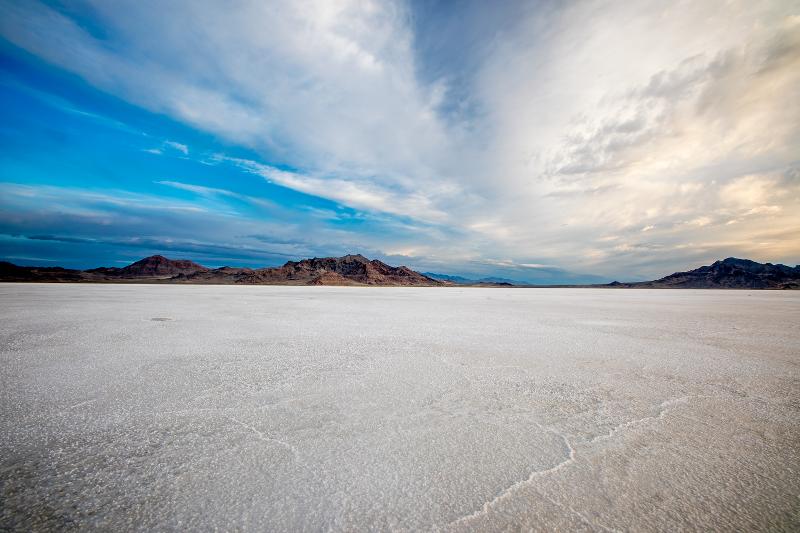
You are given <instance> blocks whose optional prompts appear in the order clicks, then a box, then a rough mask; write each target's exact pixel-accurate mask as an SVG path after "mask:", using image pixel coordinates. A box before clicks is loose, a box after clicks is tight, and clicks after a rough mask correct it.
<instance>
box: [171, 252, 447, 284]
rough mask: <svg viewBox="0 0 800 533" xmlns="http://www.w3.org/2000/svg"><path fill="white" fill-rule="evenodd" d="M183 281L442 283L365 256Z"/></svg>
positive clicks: (183, 278)
mask: <svg viewBox="0 0 800 533" xmlns="http://www.w3.org/2000/svg"><path fill="white" fill-rule="evenodd" d="M174 279H175V281H179V282H184V283H187V282H188V283H191V282H195V283H240V284H272V285H390V286H435V285H443V283H442V282H440V281H437V280H435V279H432V278H429V277H428V276H425V275H423V274H420V273H419V272H415V271H414V270H411V269H410V268H408V267H404V266H400V267H393V266H389V265H387V264H386V263H383V262H381V261H378V260H377V259H373V260H371V261H370V260H369V259H367V258H366V257H364V256H363V255H345V256H344V257H323V258H316V257H315V258H313V259H303V260H302V261H288V262H287V263H286V264H284V265H283V266H281V267H277V268H260V269H255V270H253V269H249V268H238V269H237V268H227V267H223V268H218V269H213V270H206V271H202V272H194V273H190V274H183V275H179V276H177V277H176V278H174Z"/></svg>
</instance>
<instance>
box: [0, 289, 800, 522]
mask: <svg viewBox="0 0 800 533" xmlns="http://www.w3.org/2000/svg"><path fill="white" fill-rule="evenodd" d="M0 301H2V303H3V305H2V307H1V308H0V415H2V416H1V417H0V529H4V530H6V529H9V530H15V529H18V530H29V529H104V530H151V529H181V530H183V529H212V528H217V529H223V530H233V529H240V530H264V529H271V530H300V531H311V530H313V531H316V530H320V529H333V530H354V529H357V530H361V529H376V530H439V531H473V530H490V531H491V530H508V529H523V530H541V531H552V530H559V529H560V530H570V531H571V530H578V531H580V530H586V531H627V530H635V531H657V530H667V529H669V530H674V529H686V530H708V529H714V530H796V529H798V528H800V513H798V509H800V476H798V471H800V445H798V442H800V332H798V329H797V327H796V324H797V319H798V318H800V294H799V293H794V292H793V293H787V292H747V291H666V290H664V291H646V290H629V291H625V290H588V289H587V290H572V289H545V290H536V289H497V290H495V289H462V288H447V289H417V288H390V289H381V288H351V287H348V288H328V287H313V288H304V287H200V286H147V285H135V286H128V285H125V286H122V285H91V286H87V285H15V284H3V285H0ZM154 315H155V316H154ZM166 317H169V318H170V319H171V320H154V318H155V319H159V318H161V319H163V318H166Z"/></svg>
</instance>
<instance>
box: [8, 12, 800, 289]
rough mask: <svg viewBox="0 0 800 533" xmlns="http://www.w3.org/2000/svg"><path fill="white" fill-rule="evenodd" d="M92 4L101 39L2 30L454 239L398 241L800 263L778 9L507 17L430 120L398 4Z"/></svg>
mask: <svg viewBox="0 0 800 533" xmlns="http://www.w3.org/2000/svg"><path fill="white" fill-rule="evenodd" d="M89 3H90V4H91V6H92V11H93V13H94V14H95V15H96V17H98V21H99V23H100V24H101V25H102V26H103V28H104V37H103V38H102V39H100V38H97V37H95V36H93V35H92V34H90V33H89V32H88V31H87V30H85V29H84V28H83V27H82V26H80V25H79V24H77V23H76V22H74V21H73V20H71V19H69V18H68V17H67V16H65V15H63V14H62V13H60V12H58V11H56V10H55V9H53V8H50V7H47V6H46V5H44V4H42V3H38V2H33V1H31V2H24V3H14V2H2V3H0V32H2V35H3V36H5V37H6V38H7V39H8V40H10V41H11V42H13V43H14V44H16V45H18V46H20V47H22V48H24V49H26V50H28V51H30V52H31V53H33V54H36V55H38V56H40V57H42V58H44V59H45V60H47V61H49V62H51V63H54V64H56V65H59V66H61V67H63V68H66V69H68V70H70V71H73V72H75V73H77V74H79V75H80V76H82V77H84V78H85V79H87V80H88V81H89V82H90V83H92V84H94V85H96V86H98V87H100V88H101V89H103V90H105V91H109V92H111V93H114V94H116V95H118V96H121V97H123V98H126V99H128V100H130V101H131V102H134V103H136V104H138V105H141V106H143V107H146V108H147V109H150V110H152V111H155V112H159V113H165V114H168V115H170V116H172V117H174V118H176V119H178V120H181V121H183V122H186V123H188V124H190V125H192V126H194V127H197V128H200V129H203V130H206V131H209V132H211V133H213V134H215V135H218V136H221V137H223V138H225V139H227V140H228V141H231V142H233V143H239V144H242V145H245V146H247V147H249V148H252V149H254V150H256V151H258V152H259V153H261V154H263V156H264V161H269V162H272V163H276V164H277V163H280V166H282V167H284V168H293V169H296V171H291V172H290V171H287V170H281V169H280V168H277V167H276V166H275V165H268V164H264V163H263V162H259V161H248V160H243V159H233V158H227V159H226V158H224V157H223V159H225V160H227V161H228V162H229V163H234V164H237V165H239V166H241V167H242V168H244V169H246V170H247V171H248V172H252V173H254V174H257V175H259V176H261V177H263V178H264V179H267V180H269V181H271V182H273V183H276V184H279V185H282V186H285V187H289V188H292V189H294V190H297V191H301V192H304V193H307V194H312V195H316V196H321V197H324V198H328V199H331V200H334V201H336V202H340V203H342V204H344V205H348V206H351V207H354V208H357V209H363V210H367V211H370V212H373V213H379V212H383V213H389V214H392V215H399V216H403V217H410V218H414V219H419V220H421V221H424V222H429V223H435V224H440V225H443V226H447V227H449V228H450V229H451V230H452V231H453V232H458V234H459V235H460V237H461V238H460V239H458V240H457V241H455V240H454V241H452V242H449V243H443V242H441V241H433V240H425V239H424V238H423V239H421V240H420V241H418V242H414V243H399V244H398V243H393V244H392V246H393V247H394V248H396V249H397V250H413V251H414V253H417V254H420V255H425V256H426V257H428V258H431V260H433V259H434V258H436V257H452V258H457V259H458V260H463V261H468V260H484V259H485V258H487V257H506V258H509V259H508V262H509V263H510V264H513V265H524V264H527V265H539V264H557V265H562V266H569V267H570V268H574V269H584V270H595V271H600V272H604V273H619V272H631V269H633V270H634V271H635V272H636V273H639V274H642V275H649V274H658V273H663V271H664V270H671V269H673V268H678V267H681V268H682V267H683V266H685V265H684V263H685V262H686V261H689V260H692V261H694V260H700V258H701V257H702V259H708V260H710V259H713V258H715V257H716V254H719V253H723V252H724V253H728V252H730V253H731V254H736V255H746V254H748V253H750V254H753V258H755V259H771V260H781V259H783V260H791V259H794V260H797V259H798V258H800V240H798V239H796V238H794V237H795V236H796V235H797V233H798V231H799V230H800V215H798V214H797V213H798V212H800V209H798V204H799V203H800V200H799V198H800V194H798V179H797V175H798V174H797V173H798V170H797V154H798V153H800V17H798V8H797V6H796V4H793V3H790V2H782V1H779V0H776V1H768V0H764V1H757V2H753V1H744V0H732V1H722V0H720V1H717V0H710V1H707V2H673V3H666V4H665V3H663V2H660V1H656V0H645V1H642V2H634V3H631V2H601V1H588V2H575V3H565V4H559V5H558V7H557V8H553V9H550V8H547V9H545V8H542V9H539V10H535V9H530V10H524V13H526V14H525V15H521V16H519V17H516V18H515V20H514V21H513V24H512V23H509V24H508V25H507V26H506V27H503V28H502V31H500V32H497V33H496V34H493V35H491V36H486V37H487V38H486V39H485V41H482V42H484V43H485V44H484V45H483V47H482V48H481V49H480V50H478V51H477V52H475V54H476V57H475V58H473V60H472V61H470V62H468V64H469V65H470V66H471V67H474V68H472V70H471V72H470V76H468V77H465V78H464V81H463V83H464V84H465V87H459V88H458V89H459V91H458V93H459V94H465V93H466V94H467V95H468V99H469V102H467V103H468V104H470V105H466V104H465V106H464V108H465V109H467V108H468V109H474V110H477V111H475V112H474V113H472V114H470V113H468V112H461V113H456V114H454V115H450V116H443V115H442V113H441V112H440V110H441V107H442V105H443V103H447V102H446V100H447V98H448V97H449V95H451V94H454V93H455V91H451V90H450V89H451V87H448V82H447V80H446V79H435V80H432V81H431V80H428V81H422V80H421V79H420V77H419V76H418V71H419V70H420V64H419V63H420V58H419V56H418V55H416V53H415V48H414V46H415V42H416V41H415V39H416V37H417V36H415V35H414V27H413V26H412V25H411V20H412V18H413V17H411V16H410V14H409V12H408V9H407V7H406V6H405V5H404V4H402V3H395V2H380V1H377V0H375V1H367V2H362V1H356V0H352V1H338V2H335V1H328V0H317V1H308V2H293V3H288V4H287V3H284V2H270V1H258V2H256V1H251V2H248V1H245V2H242V3H240V4H237V6H236V8H235V9H232V8H230V7H229V6H222V5H220V4H215V3H205V2H188V1H187V2H178V3H176V4H175V5H173V8H172V10H171V11H172V12H173V13H175V14H176V16H158V17H154V16H153V13H154V12H159V11H160V10H161V5H160V4H158V3H154V2H149V1H139V2H115V3H113V4H112V3H108V2H102V1H99V0H98V1H94V2H89ZM454 9H455V8H454ZM489 37H491V38H489ZM464 49H465V50H466V49H469V50H473V51H474V47H464ZM417 52H419V53H420V54H424V53H425V51H424V50H421V51H417ZM462 103H463V102H458V103H452V104H453V105H456V104H459V105H460V104H462ZM164 147H169V148H171V149H172V150H177V151H178V152H180V153H183V154H184V155H187V154H188V153H189V148H188V147H187V146H185V145H183V144H180V143H177V142H175V141H167V142H166V143H165V145H164ZM164 147H162V149H163V148H164ZM162 151H163V150H162ZM744 219H747V225H746V228H745V224H743V223H739V224H734V223H732V222H733V221H743V220H744ZM687 221H688V222H689V223H688V224H687ZM713 242H716V243H719V245H711V244H709V243H713ZM755 242H760V243H768V244H766V245H763V246H762V245H759V246H754V245H752V243H755ZM689 244H691V246H689ZM487 261H488V260H487ZM504 261H505V260H504Z"/></svg>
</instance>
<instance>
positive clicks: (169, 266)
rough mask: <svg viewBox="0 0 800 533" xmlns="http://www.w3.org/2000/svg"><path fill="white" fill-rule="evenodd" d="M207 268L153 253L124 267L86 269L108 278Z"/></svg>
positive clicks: (168, 275)
mask: <svg viewBox="0 0 800 533" xmlns="http://www.w3.org/2000/svg"><path fill="white" fill-rule="evenodd" d="M207 270H208V269H207V268H206V267H204V266H202V265H198V264H197V263H194V262H192V261H187V260H185V259H167V258H166V257H164V256H163V255H153V256H150V257H145V258H144V259H142V260H140V261H136V262H135V263H132V264H130V265H128V266H126V267H122V268H116V267H100V268H93V269H91V270H86V271H85V272H87V273H89V274H96V275H99V276H106V277H109V278H125V279H135V278H172V277H174V276H177V275H180V274H186V275H188V274H195V273H198V272H205V271H207Z"/></svg>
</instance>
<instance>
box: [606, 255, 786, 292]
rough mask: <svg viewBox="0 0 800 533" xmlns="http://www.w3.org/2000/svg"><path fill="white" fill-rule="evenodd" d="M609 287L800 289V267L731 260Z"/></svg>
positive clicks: (729, 258) (734, 258)
mask: <svg viewBox="0 0 800 533" xmlns="http://www.w3.org/2000/svg"><path fill="white" fill-rule="evenodd" d="M609 285H610V286H616V287H639V288H654V289H662V288H664V289H800V265H798V266H795V267H789V266H786V265H780V264H778V265H773V264H772V263H757V262H755V261H750V260H749V259H738V258H736V257H728V258H727V259H723V260H721V261H715V262H714V263H713V264H711V265H709V266H702V267H700V268H696V269H694V270H689V271H686V272H675V273H674V274H670V275H669V276H665V277H663V278H660V279H657V280H654V281H643V282H640V283H619V282H614V283H612V284H609Z"/></svg>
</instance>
